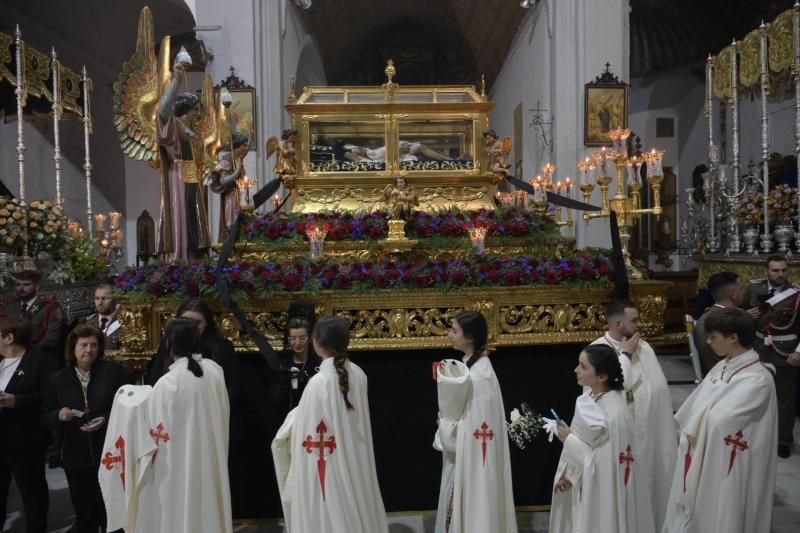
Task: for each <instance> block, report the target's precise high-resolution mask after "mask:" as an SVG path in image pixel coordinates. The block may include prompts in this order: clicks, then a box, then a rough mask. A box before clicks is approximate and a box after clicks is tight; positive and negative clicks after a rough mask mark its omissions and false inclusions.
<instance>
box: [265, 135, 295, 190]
mask: <svg viewBox="0 0 800 533" xmlns="http://www.w3.org/2000/svg"><path fill="white" fill-rule="evenodd" d="M296 141H297V130H292V129H288V130H283V134H281V140H280V141H278V139H277V138H276V137H270V138H269V139H268V140H267V157H270V156H271V155H272V154H273V152H277V153H278V158H277V161H276V162H275V174H277V175H278V178H279V179H280V180H281V181H282V182H283V184H284V185H285V186H286V187H287V188H288V189H292V188H293V187H294V182H295V179H296V178H297V167H296V163H295V142H296Z"/></svg>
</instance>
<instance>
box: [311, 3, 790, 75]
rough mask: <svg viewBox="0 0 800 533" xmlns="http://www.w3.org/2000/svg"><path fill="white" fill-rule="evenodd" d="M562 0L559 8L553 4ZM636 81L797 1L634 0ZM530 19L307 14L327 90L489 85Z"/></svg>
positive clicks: (492, 6) (427, 13) (345, 11)
mask: <svg viewBox="0 0 800 533" xmlns="http://www.w3.org/2000/svg"><path fill="white" fill-rule="evenodd" d="M549 1H558V0H549ZM630 2H631V12H630V28H631V34H630V48H631V64H630V66H631V69H630V70H631V76H632V77H636V76H641V75H644V74H646V73H648V72H652V71H659V70H664V69H668V68H672V67H676V66H680V65H685V64H690V63H695V62H698V61H702V60H703V58H705V57H706V56H707V55H708V53H709V52H712V53H716V52H717V51H718V50H721V49H722V48H724V47H725V46H727V45H728V44H730V42H731V40H732V39H733V38H734V37H736V38H741V37H743V36H744V35H746V34H747V33H748V32H749V31H750V30H752V29H754V28H755V27H756V26H757V25H758V24H759V23H760V21H761V20H762V19H763V20H766V21H769V20H771V19H772V18H774V17H775V16H776V15H777V14H778V13H780V12H781V11H783V10H785V9H788V8H789V7H791V5H792V3H793V0H630ZM526 13H527V11H526V10H525V9H523V8H521V7H520V5H519V1H518V0H402V1H400V0H313V5H312V7H311V9H308V10H305V11H303V12H302V16H303V19H304V21H305V24H306V27H307V29H308V31H309V32H310V33H311V34H312V35H313V36H314V37H315V38H316V39H317V42H318V43H319V47H320V50H321V53H322V59H323V62H324V64H325V70H326V74H327V78H328V82H329V83H330V84H333V85H357V84H375V83H379V82H381V81H383V64H384V62H385V60H386V58H388V57H390V56H391V57H393V58H394V59H395V61H396V62H397V63H398V75H397V80H398V81H399V82H400V83H405V84H416V83H470V84H476V85H477V84H478V80H479V79H480V75H481V74H485V75H486V80H487V83H489V84H491V83H492V82H493V81H494V80H495V78H496V77H497V75H498V74H499V72H500V69H501V68H502V66H503V62H504V61H505V58H506V56H507V55H508V52H509V49H510V47H511V43H512V40H513V39H514V34H515V33H516V32H517V29H518V28H519V25H520V23H521V22H522V20H523V18H524V17H525V15H526Z"/></svg>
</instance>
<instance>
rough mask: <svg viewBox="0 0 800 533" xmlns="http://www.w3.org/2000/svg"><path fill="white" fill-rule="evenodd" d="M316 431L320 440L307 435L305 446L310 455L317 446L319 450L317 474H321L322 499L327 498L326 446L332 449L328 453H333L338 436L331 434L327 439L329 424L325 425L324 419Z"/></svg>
mask: <svg viewBox="0 0 800 533" xmlns="http://www.w3.org/2000/svg"><path fill="white" fill-rule="evenodd" d="M314 431H315V432H316V433H317V435H319V440H316V441H315V440H314V439H313V437H311V435H307V436H306V440H305V441H303V447H304V448H305V449H306V453H308V454H309V455H311V454H312V453H314V449H315V448H316V449H317V450H319V458H318V459H317V475H318V476H319V486H320V488H321V489H322V499H323V500H325V468H326V464H327V462H326V461H325V448H328V450H330V451H329V453H328V455H330V454H332V453H333V451H334V450H335V449H336V437H334V436H333V435H331V436H330V437H328V439H327V440H325V433H327V431H328V426H326V425H325V421H324V420H320V421H319V424H317V428H316V429H315V430H314Z"/></svg>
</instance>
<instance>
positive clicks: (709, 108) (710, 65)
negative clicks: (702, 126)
mask: <svg viewBox="0 0 800 533" xmlns="http://www.w3.org/2000/svg"><path fill="white" fill-rule="evenodd" d="M704 111H705V114H706V120H707V121H708V160H709V162H710V161H711V152H712V150H714V60H713V59H712V58H711V54H708V59H707V60H706V105H705V109H704Z"/></svg>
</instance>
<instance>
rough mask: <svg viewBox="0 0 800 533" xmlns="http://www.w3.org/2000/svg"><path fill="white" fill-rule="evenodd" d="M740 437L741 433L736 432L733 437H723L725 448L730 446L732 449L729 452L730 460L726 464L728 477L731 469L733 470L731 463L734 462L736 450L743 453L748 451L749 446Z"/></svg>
mask: <svg viewBox="0 0 800 533" xmlns="http://www.w3.org/2000/svg"><path fill="white" fill-rule="evenodd" d="M742 437H743V435H742V431H741V430H739V431H737V432H736V433H735V434H734V435H728V436H727V437H725V446H731V447H732V448H733V449H732V450H731V460H730V462H729V463H728V474H727V475H730V473H731V469H732V468H733V462H734V461H735V460H736V450H741V451H742V452H744V451H745V450H749V449H750V444H749V443H748V442H747V441H746V440H744V439H743V438H742Z"/></svg>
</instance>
